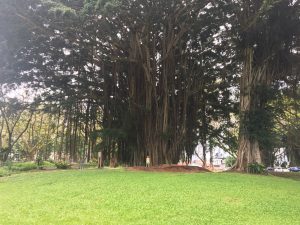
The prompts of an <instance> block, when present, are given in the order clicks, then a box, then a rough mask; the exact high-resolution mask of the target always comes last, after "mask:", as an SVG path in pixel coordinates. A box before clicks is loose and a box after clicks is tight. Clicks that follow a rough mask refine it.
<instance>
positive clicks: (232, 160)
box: [225, 156, 236, 167]
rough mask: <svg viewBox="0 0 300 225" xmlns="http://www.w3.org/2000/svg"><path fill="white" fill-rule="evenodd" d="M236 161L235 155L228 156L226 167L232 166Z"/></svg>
mask: <svg viewBox="0 0 300 225" xmlns="http://www.w3.org/2000/svg"><path fill="white" fill-rule="evenodd" d="M235 162H236V158H235V157H233V156H228V157H227V158H226V159H225V166H226V167H232V166H233V165H234V164H235Z"/></svg>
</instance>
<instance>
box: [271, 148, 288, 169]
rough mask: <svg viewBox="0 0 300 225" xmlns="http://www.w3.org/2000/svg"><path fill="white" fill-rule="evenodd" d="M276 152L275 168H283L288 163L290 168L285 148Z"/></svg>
mask: <svg viewBox="0 0 300 225" xmlns="http://www.w3.org/2000/svg"><path fill="white" fill-rule="evenodd" d="M274 151H275V162H274V164H275V165H274V166H281V165H282V163H284V162H286V163H287V166H289V164H290V163H289V159H288V157H287V154H286V151H285V148H277V149H274Z"/></svg>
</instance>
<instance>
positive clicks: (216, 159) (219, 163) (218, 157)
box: [191, 144, 229, 170]
mask: <svg viewBox="0 0 300 225" xmlns="http://www.w3.org/2000/svg"><path fill="white" fill-rule="evenodd" d="M228 156H229V154H228V153H227V152H225V151H224V150H223V149H221V148H219V147H216V148H214V149H213V167H214V168H216V169H220V170H224V169H225V159H226V158H227V157H228ZM199 158H201V159H199ZM202 160H203V148H202V145H201V144H199V145H198V146H197V147H196V149H195V154H194V155H193V156H192V163H191V165H192V166H203V161H202ZM206 166H209V167H212V166H211V165H210V152H209V150H207V151H206Z"/></svg>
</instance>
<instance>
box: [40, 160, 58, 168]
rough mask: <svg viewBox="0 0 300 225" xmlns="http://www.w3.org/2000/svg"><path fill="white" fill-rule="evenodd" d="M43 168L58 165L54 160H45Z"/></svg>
mask: <svg viewBox="0 0 300 225" xmlns="http://www.w3.org/2000/svg"><path fill="white" fill-rule="evenodd" d="M42 167H43V168H56V165H55V163H54V162H53V161H44V162H43V163H42Z"/></svg>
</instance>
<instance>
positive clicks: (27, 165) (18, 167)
mask: <svg viewBox="0 0 300 225" xmlns="http://www.w3.org/2000/svg"><path fill="white" fill-rule="evenodd" d="M37 168H38V166H37V164H36V163H34V162H20V163H13V164H12V166H11V170H12V171H28V170H35V169H37Z"/></svg>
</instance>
